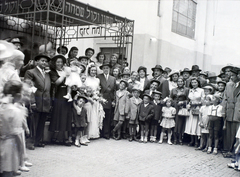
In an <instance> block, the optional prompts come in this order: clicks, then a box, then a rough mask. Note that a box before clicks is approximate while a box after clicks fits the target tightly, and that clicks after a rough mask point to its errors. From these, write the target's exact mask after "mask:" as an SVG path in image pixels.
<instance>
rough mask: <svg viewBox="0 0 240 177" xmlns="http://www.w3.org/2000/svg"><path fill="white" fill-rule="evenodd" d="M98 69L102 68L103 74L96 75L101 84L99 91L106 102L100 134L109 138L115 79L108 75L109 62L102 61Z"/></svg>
mask: <svg viewBox="0 0 240 177" xmlns="http://www.w3.org/2000/svg"><path fill="white" fill-rule="evenodd" d="M100 69H101V70H103V74H99V75H98V78H99V80H100V86H101V91H100V92H101V94H102V96H103V98H104V99H106V100H107V102H106V103H104V104H103V109H104V112H105V118H104V119H103V129H102V132H101V136H102V137H104V138H106V139H109V138H110V133H111V130H110V129H111V120H112V102H113V100H114V95H115V91H116V79H115V77H113V76H111V75H109V72H110V64H109V63H103V65H102V66H100Z"/></svg>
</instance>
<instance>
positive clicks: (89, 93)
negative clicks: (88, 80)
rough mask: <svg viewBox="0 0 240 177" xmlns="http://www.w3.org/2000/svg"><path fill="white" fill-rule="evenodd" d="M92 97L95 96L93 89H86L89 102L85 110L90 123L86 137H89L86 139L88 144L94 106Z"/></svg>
mask: <svg viewBox="0 0 240 177" xmlns="http://www.w3.org/2000/svg"><path fill="white" fill-rule="evenodd" d="M92 96H93V90H92V88H91V87H86V97H87V99H88V102H87V103H85V105H84V108H85V109H86V111H87V117H88V119H87V122H88V126H87V127H86V135H87V138H86V142H90V141H89V140H88V139H89V138H90V136H89V125H90V124H91V120H90V118H91V116H92V114H91V113H92V104H93V99H92Z"/></svg>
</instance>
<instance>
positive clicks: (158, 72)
mask: <svg viewBox="0 0 240 177" xmlns="http://www.w3.org/2000/svg"><path fill="white" fill-rule="evenodd" d="M152 71H153V74H152V76H153V78H152V79H151V80H158V81H159V82H160V84H159V86H158V89H157V90H158V91H160V92H161V93H162V98H163V99H164V98H166V97H168V96H169V95H170V90H169V83H168V80H166V79H165V78H164V77H163V75H162V73H163V69H162V66H161V65H156V66H155V67H154V68H152ZM151 80H150V81H151ZM149 86H150V85H149ZM149 86H148V88H149Z"/></svg>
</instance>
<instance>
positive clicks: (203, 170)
mask: <svg viewBox="0 0 240 177" xmlns="http://www.w3.org/2000/svg"><path fill="white" fill-rule="evenodd" d="M27 153H28V156H29V159H30V162H32V163H33V164H34V165H33V167H31V170H30V172H27V173H26V172H25V173H22V175H21V176H23V177H79V176H81V177H85V176H87V177H88V176H90V177H95V176H96V177H108V176H109V177H113V176H114V177H116V176H124V177H125V176H127V177H128V176H129V177H135V176H144V177H145V176H151V177H152V176H153V177H159V176H164V177H168V176H171V177H175V176H191V177H192V176H194V177H198V176H199V177H208V176H209V177H219V176H223V177H230V176H236V177H239V176H240V172H238V171H235V170H233V169H230V168H227V163H229V162H230V159H225V158H223V157H222V154H218V155H212V154H210V155H208V154H206V153H203V152H201V151H196V150H194V148H193V147H188V146H186V145H183V146H180V145H168V144H167V143H163V144H158V143H147V144H142V143H138V142H128V141H127V140H120V141H115V140H113V139H111V140H105V139H98V140H92V141H91V143H90V144H89V146H82V147H80V148H77V147H75V146H71V147H66V146H60V145H47V146H45V148H36V149H35V150H34V151H30V150H28V151H27Z"/></svg>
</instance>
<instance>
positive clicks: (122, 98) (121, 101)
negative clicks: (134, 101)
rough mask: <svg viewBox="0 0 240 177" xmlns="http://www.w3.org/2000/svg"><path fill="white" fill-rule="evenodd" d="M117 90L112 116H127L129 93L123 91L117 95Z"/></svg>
mask: <svg viewBox="0 0 240 177" xmlns="http://www.w3.org/2000/svg"><path fill="white" fill-rule="evenodd" d="M118 93H119V90H118V91H117V92H116V105H115V111H114V114H117V112H119V114H120V115H127V114H128V112H129V96H128V95H129V92H128V91H127V90H124V91H123V94H121V95H119V94H118Z"/></svg>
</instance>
